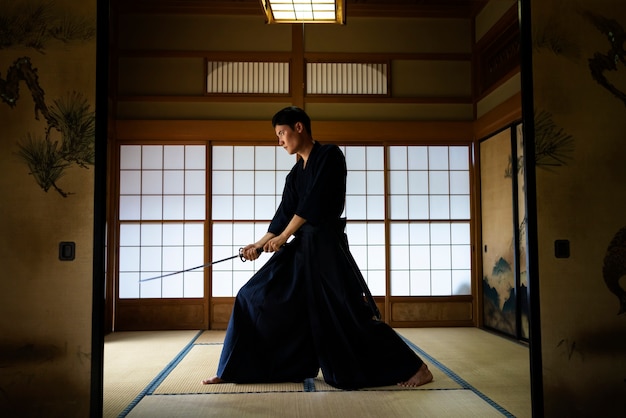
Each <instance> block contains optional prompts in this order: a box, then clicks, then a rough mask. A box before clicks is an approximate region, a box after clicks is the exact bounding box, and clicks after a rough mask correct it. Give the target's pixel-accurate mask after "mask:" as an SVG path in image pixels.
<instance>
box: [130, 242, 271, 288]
mask: <svg viewBox="0 0 626 418" xmlns="http://www.w3.org/2000/svg"><path fill="white" fill-rule="evenodd" d="M262 252H263V248H257V249H256V253H257V254H261V253H262ZM237 257H239V258H240V259H241V261H243V262H244V263H245V262H246V258H245V257H244V256H243V247H241V248H239V252H238V253H237V254H235V255H233V256H231V257H226V258H222V259H221V260H217V261H211V262H210V263H206V264H203V265H201V266H196V267H191V268H188V269H185V270H179V271H175V272H173V273H167V274H162V275H160V276H155V277H150V278H149V279H141V280H139V282H149V281H151V280H157V279H162V278H164V277H169V276H174V275H176V274H181V273H186V272H188V271H193V270H198V269H202V268H205V267H209V266H212V265H213V264H217V263H221V262H223V261H228V260H232V259H233V258H237Z"/></svg>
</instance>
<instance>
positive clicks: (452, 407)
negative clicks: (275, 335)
mask: <svg viewBox="0 0 626 418" xmlns="http://www.w3.org/2000/svg"><path fill="white" fill-rule="evenodd" d="M502 416H503V415H502V414H501V413H500V412H498V411H497V410H496V409H494V408H492V407H491V406H490V405H488V404H487V403H485V402H483V401H482V400H481V399H480V398H479V397H478V396H476V395H475V394H474V393H472V392H471V391H467V390H458V391H414V392H410V393H407V392H403V391H397V392H374V393H372V392H362V391H353V392H308V393H307V392H296V393H251V394H246V395H235V394H230V395H223V394H215V395H211V396H207V395H179V396H167V395H159V396H148V397H146V398H145V399H143V400H142V401H141V403H139V404H138V405H137V407H135V408H134V409H133V410H132V411H131V412H130V414H128V417H129V418H165V417H168V418H172V417H176V418H205V417H220V418H231V417H232V418H277V417H285V418H287V417H288V418H317V417H324V418H354V417H358V418H392V417H397V418H411V417H420V418H429V417H436V418H447V417H450V418H459V417H463V418H471V417H476V418H491V417H494V418H495V417H500V418H502Z"/></svg>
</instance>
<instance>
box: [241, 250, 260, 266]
mask: <svg viewBox="0 0 626 418" xmlns="http://www.w3.org/2000/svg"><path fill="white" fill-rule="evenodd" d="M262 252H263V247H261V248H257V249H256V253H257V254H261V253H262ZM239 258H241V261H243V262H244V263H245V262H246V258H245V257H244V256H243V247H240V248H239Z"/></svg>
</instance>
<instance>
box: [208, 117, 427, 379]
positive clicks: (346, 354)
mask: <svg viewBox="0 0 626 418" xmlns="http://www.w3.org/2000/svg"><path fill="white" fill-rule="evenodd" d="M272 126H273V127H274V131H275V133H276V136H277V138H278V144H279V145H280V146H282V147H283V148H284V149H285V150H286V151H287V152H288V153H289V154H290V155H293V154H297V155H298V157H299V158H298V160H297V162H296V164H295V165H294V167H293V168H292V170H291V172H290V173H289V175H288V176H287V178H286V180H285V188H284V191H283V196H282V201H281V203H280V205H279V207H278V209H277V211H276V214H275V215H274V218H273V219H272V221H271V223H270V225H269V228H268V232H267V233H266V234H265V235H264V236H263V237H262V238H261V239H260V240H258V241H257V242H256V243H254V244H250V245H247V246H246V247H245V248H244V249H243V255H244V257H245V258H246V259H248V260H254V259H256V258H258V256H259V254H260V252H261V250H262V251H264V252H268V253H274V254H273V256H272V258H271V259H270V260H268V262H267V263H266V264H265V265H264V266H263V267H262V268H261V269H260V270H259V271H258V272H257V273H256V274H255V275H254V276H253V277H252V278H251V279H250V280H249V281H248V283H246V284H245V285H244V286H243V287H242V288H241V290H240V291H239V293H238V294H237V298H236V300H235V305H234V307H233V313H232V316H231V319H230V322H229V324H228V329H227V332H226V338H225V340H224V348H223V350H222V355H221V358H220V363H219V366H218V370H217V375H216V376H214V377H212V378H210V379H206V380H204V381H203V382H202V383H203V384H215V383H222V382H236V383H253V382H285V381H302V380H304V379H306V378H312V377H315V376H317V374H318V372H319V369H320V368H321V369H322V373H323V375H324V380H325V381H326V382H327V383H328V384H330V385H333V386H335V387H337V388H341V389H359V388H363V387H372V386H387V385H392V384H398V385H401V386H411V387H414V386H420V385H423V384H426V383H428V382H430V381H432V379H433V376H432V374H431V372H430V371H429V370H428V367H427V366H426V364H425V363H424V362H423V361H422V360H421V359H420V358H419V357H418V356H417V355H416V354H415V352H413V350H411V349H410V348H409V347H408V346H407V345H406V344H405V343H404V341H402V339H401V338H400V337H399V336H398V335H397V334H396V332H395V331H394V330H393V329H391V327H389V326H388V325H387V324H385V323H384V322H381V321H379V320H377V319H375V318H374V317H373V316H374V315H373V312H372V309H371V308H370V307H369V306H368V305H367V303H366V302H365V299H364V293H366V294H369V291H368V290H367V289H366V288H364V287H363V286H366V285H365V284H364V283H365V282H364V281H363V278H362V276H361V273H360V271H359V269H358V267H357V266H356V263H355V262H354V259H353V257H352V255H351V254H350V250H349V248H348V241H347V237H346V235H345V233H344V228H345V219H342V218H341V213H342V212H343V207H344V202H345V194H346V162H345V158H344V155H343V153H342V152H341V150H340V149H339V148H338V147H337V146H335V145H322V144H320V143H318V142H316V141H315V140H314V139H313V136H312V134H311V120H310V118H309V116H308V115H307V114H306V113H305V112H304V111H303V110H302V109H300V108H297V107H287V108H285V109H282V110H281V111H279V112H278V113H276V114H275V115H274V117H273V118H272ZM292 235H293V236H294V239H293V240H292V241H290V242H289V243H288V244H287V240H288V239H289V238H290V237H291V236H292Z"/></svg>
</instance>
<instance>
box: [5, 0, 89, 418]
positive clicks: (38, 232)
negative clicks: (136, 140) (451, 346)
mask: <svg viewBox="0 0 626 418" xmlns="http://www.w3.org/2000/svg"><path fill="white" fill-rule="evenodd" d="M33 10H40V11H42V13H40V14H36V13H31V12H30V11H33ZM0 15H2V16H3V17H7V18H9V17H10V18H16V20H14V21H11V20H10V19H7V20H4V21H3V23H2V24H3V25H6V26H5V27H2V28H1V29H2V30H4V31H3V32H2V33H3V39H2V43H1V44H0V78H1V79H2V80H4V81H7V82H8V83H1V84H0V87H1V88H2V91H1V92H0V94H1V96H0V170H1V173H2V175H1V176H0V195H1V196H2V198H0V265H1V266H2V273H0V335H1V337H0V393H1V396H0V416H5V417H9V416H11V417H13V416H20V417H22V416H24V417H26V416H28V417H44V416H45V417H85V416H88V415H89V400H90V399H89V396H90V383H91V382H90V379H91V320H92V316H91V315H92V303H91V298H92V255H93V249H92V248H93V238H92V231H93V198H94V195H93V190H94V188H93V171H94V170H93V159H92V158H93V156H92V155H90V149H93V132H90V126H92V127H93V125H90V123H91V122H93V116H94V115H93V112H94V99H95V54H96V37H95V30H96V2H95V1H93V0H92V1H82V0H81V1H79V0H57V1H55V2H48V1H44V0H27V1H26V0H25V1H19V2H2V3H0ZM10 22H14V23H10ZM26 23H28V24H26ZM29 29H32V31H29ZM25 58H28V59H29V61H30V65H29V61H28V60H26V59H25ZM72 117H77V118H78V119H75V120H80V122H81V123H82V125H81V126H82V127H83V128H85V129H84V130H81V129H76V127H77V126H78V125H76V124H73V125H72V122H71V118H72ZM47 133H49V136H47ZM70 139H72V140H71V141H70ZM31 141H32V144H38V145H39V146H40V147H42V148H41V149H45V150H48V151H51V150H52V151H53V152H44V153H43V154H39V156H41V155H46V156H48V157H52V156H54V157H55V158H56V159H55V160H54V162H50V161H52V160H47V162H48V163H49V164H48V165H47V168H46V162H45V161H42V160H44V159H42V158H36V160H37V161H39V162H38V163H37V164H36V165H35V166H33V167H29V166H28V165H27V164H26V162H25V161H24V160H23V159H20V158H19V157H18V155H17V154H18V152H19V150H20V148H19V146H18V143H20V144H22V145H24V146H25V149H28V150H29V151H30V152H31V155H34V154H36V153H34V154H33V153H32V152H33V151H34V148H37V147H34V146H33V145H32V144H30V143H31ZM29 144H30V145H29ZM44 146H45V147H44ZM41 149H40V150H41ZM81 165H82V166H84V167H81ZM51 166H56V167H59V166H63V169H62V176H60V177H59V178H58V179H57V180H56V181H55V182H54V185H50V184H46V183H44V182H43V181H42V182H41V184H42V185H43V186H44V187H48V186H50V188H49V189H48V191H47V192H45V191H44V190H43V189H42V187H40V185H39V184H38V182H36V181H35V178H36V176H35V175H33V174H31V173H36V172H37V171H34V170H35V168H37V169H38V170H41V171H39V172H40V173H44V172H45V173H47V174H48V175H49V174H51V172H53V171H54V170H50V167H51ZM55 186H56V187H58V189H59V190H57V189H56V188H55ZM61 191H62V192H63V193H65V194H67V196H66V197H64V196H63V195H62V193H61ZM61 241H72V242H75V244H76V257H75V259H74V260H73V261H60V260H59V243H60V242H61Z"/></svg>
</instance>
